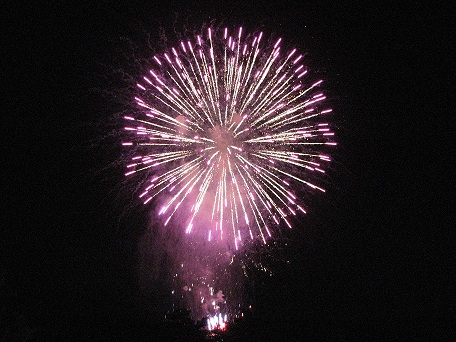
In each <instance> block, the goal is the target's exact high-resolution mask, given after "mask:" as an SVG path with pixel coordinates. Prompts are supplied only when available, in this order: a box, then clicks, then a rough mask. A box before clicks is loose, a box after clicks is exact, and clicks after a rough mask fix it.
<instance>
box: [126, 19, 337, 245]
mask: <svg viewBox="0 0 456 342" xmlns="http://www.w3.org/2000/svg"><path fill="white" fill-rule="evenodd" d="M302 59H303V58H302V55H300V54H299V53H298V51H297V50H296V49H292V50H290V51H283V50H282V48H281V39H278V40H276V41H275V42H272V43H268V42H265V39H264V37H263V34H262V33H257V34H251V35H246V34H244V32H243V29H242V27H241V28H239V29H238V30H236V31H235V32H234V33H233V34H230V33H229V32H228V29H218V30H215V29H213V28H208V29H207V32H205V34H202V35H198V36H196V39H192V40H186V41H181V42H180V44H178V46H176V47H174V48H171V49H169V51H166V52H164V53H162V54H159V55H156V56H154V57H153V58H152V59H151V62H152V63H153V67H152V68H151V69H150V71H149V73H148V74H147V75H145V76H144V77H143V78H142V79H141V80H140V82H139V83H138V84H137V89H138V93H137V95H136V97H135V101H136V104H137V110H135V111H133V112H132V113H131V114H129V115H127V116H125V117H124V118H125V120H126V122H127V125H126V127H125V131H126V132H127V133H128V137H129V138H128V140H125V141H124V142H123V143H122V145H124V146H125V147H126V148H127V147H128V148H133V149H134V156H133V158H132V160H131V162H129V163H128V165H127V172H126V175H127V176H130V177H132V176H133V175H136V176H138V177H142V178H141V180H143V181H144V180H145V186H144V188H143V190H142V191H141V192H140V194H139V197H140V199H141V200H142V201H143V202H144V203H145V204H148V203H150V202H152V203H155V205H156V207H157V215H160V216H162V217H163V223H164V225H168V224H173V225H176V226H179V227H182V229H183V230H185V232H186V233H187V234H198V236H199V235H201V236H202V237H204V239H207V240H209V241H220V240H225V239H228V241H231V242H232V243H233V244H234V246H235V248H236V249H238V248H239V247H240V246H241V245H243V244H244V241H245V240H253V241H255V240H260V241H263V242H264V243H266V241H267V239H268V238H269V237H271V236H272V234H273V232H274V227H275V226H279V225H284V226H288V227H290V228H291V227H292V222H293V221H292V220H290V216H294V215H296V214H297V213H298V212H305V210H304V205H303V203H302V202H301V200H300V199H299V198H298V195H297V194H296V191H295V190H296V189H298V188H299V189H302V188H308V189H309V191H315V190H319V191H325V190H324V189H323V188H322V187H321V186H319V185H318V184H315V183H316V182H315V181H314V180H315V179H318V177H315V175H316V174H321V173H324V168H325V164H327V163H328V162H329V161H330V157H329V156H328V155H327V154H326V152H325V151H327V149H328V145H335V142H334V141H333V135H334V133H333V132H331V128H330V125H329V124H328V123H327V121H326V116H327V115H328V114H329V113H330V112H331V109H330V108H328V107H326V106H325V98H326V97H325V95H324V93H323V92H322V91H321V89H320V85H321V83H322V81H321V80H313V81H310V80H309V76H308V72H307V68H306V66H305V64H303V61H302ZM231 242H230V244H231Z"/></svg>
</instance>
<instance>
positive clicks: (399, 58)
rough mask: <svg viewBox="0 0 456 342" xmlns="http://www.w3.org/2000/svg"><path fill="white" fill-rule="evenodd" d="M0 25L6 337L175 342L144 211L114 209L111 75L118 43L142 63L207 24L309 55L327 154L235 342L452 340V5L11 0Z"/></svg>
mask: <svg viewBox="0 0 456 342" xmlns="http://www.w3.org/2000/svg"><path fill="white" fill-rule="evenodd" d="M362 3H364V4H362ZM1 16H2V24H3V30H4V34H3V35H2V44H1V49H2V58H1V60H2V74H3V75H4V76H5V77H4V80H3V82H2V88H4V91H3V94H4V95H5V96H3V105H4V106H2V107H3V108H4V110H2V123H1V127H2V135H3V136H4V137H6V142H5V143H4V144H2V151H3V153H2V175H3V176H2V189H3V196H2V202H3V204H2V220H3V221H4V223H3V224H2V227H3V228H6V229H4V232H3V233H2V239H1V253H2V254H1V257H2V263H1V269H0V271H1V274H0V277H1V278H0V280H1V283H0V291H1V294H0V295H1V298H0V301H1V303H0V305H1V316H0V319H1V322H0V323H1V330H0V333H1V335H0V339H3V340H5V341H9V340H12V341H13V340H50V339H59V340H123V339H133V340H135V339H144V340H145V339H147V340H182V339H183V337H182V331H180V332H177V330H178V329H177V328H176V329H177V330H173V329H174V328H175V327H174V328H172V329H170V327H169V326H167V325H166V324H165V323H163V322H162V316H160V310H159V309H157V307H160V306H162V305H164V304H163V303H165V302H166V299H164V298H166V296H167V294H168V290H167V288H166V286H165V285H164V284H160V283H157V284H155V285H156V287H155V288H154V290H153V291H151V292H150V293H149V294H148V295H147V296H145V295H144V294H143V293H141V291H140V290H139V285H138V279H139V275H138V271H137V270H138V260H139V253H140V251H139V250H138V239H139V238H140V236H141V235H142V234H143V233H144V229H145V227H146V223H145V221H146V219H147V214H146V213H145V212H144V211H143V209H142V208H137V210H138V212H137V214H132V210H131V209H128V210H127V209H125V211H126V212H128V214H125V213H124V212H123V210H122V207H123V206H125V207H127V206H128V204H129V203H131V202H132V201H133V200H134V199H135V197H133V195H131V193H128V192H125V194H124V192H123V191H121V190H122V189H121V186H119V184H120V183H121V182H122V180H123V176H122V174H123V172H124V170H123V167H122V166H121V165H117V164H116V163H115V160H116V158H117V156H118V153H119V152H120V149H119V147H118V146H117V145H115V144H117V140H116V139H114V138H113V137H110V136H109V131H110V129H112V124H113V122H112V121H113V120H112V118H113V114H114V112H115V111H116V110H118V108H119V107H118V104H117V103H116V102H115V101H111V100H110V97H109V92H110V91H111V90H113V89H114V90H115V88H116V87H118V88H123V87H125V86H126V81H125V79H123V78H122V76H121V75H120V74H118V73H116V72H115V70H117V69H118V68H120V67H122V63H125V64H128V62H129V61H131V58H130V59H129V58H128V57H125V56H123V55H122V53H123V52H125V51H127V50H128V49H126V48H125V46H128V45H129V42H130V41H132V42H133V45H134V46H137V47H138V49H140V48H141V47H142V45H141V44H144V46H146V45H147V44H145V40H146V39H147V34H145V32H149V33H150V35H151V41H158V37H159V33H160V32H161V30H162V29H163V30H164V32H165V34H166V35H167V36H169V37H170V38H173V37H174V31H177V32H180V31H181V30H182V27H183V26H184V25H185V26H187V27H189V28H191V29H198V28H199V27H201V26H202V24H203V23H209V22H210V21H211V20H212V19H216V20H218V22H224V23H226V25H227V26H229V27H237V26H239V25H242V26H243V27H245V29H246V31H254V30H256V29H257V28H261V29H263V30H264V31H265V32H267V33H274V34H277V35H279V36H282V37H284V40H285V41H288V42H291V44H293V45H296V46H297V47H298V48H299V49H300V50H301V51H308V53H309V55H308V56H309V58H310V60H311V62H312V64H313V65H314V66H316V67H317V69H316V70H314V71H315V72H317V73H319V74H320V75H322V77H323V78H324V79H325V86H326V89H328V90H329V93H330V98H331V100H330V102H331V106H332V108H333V109H334V113H335V114H334V116H333V119H334V122H335V124H336V127H337V128H336V133H337V140H338V143H339V145H338V147H337V149H336V151H335V155H334V163H333V164H332V169H331V171H330V180H329V186H327V188H328V191H327V193H326V194H325V195H324V196H320V197H317V198H315V199H314V201H313V202H312V206H311V208H310V211H311V213H310V214H309V215H308V217H307V218H306V219H304V221H303V222H304V223H303V227H302V229H300V230H299V233H297V236H298V238H299V241H300V242H299V243H294V244H292V246H291V247H290V250H289V251H287V252H285V254H286V257H287V259H288V260H289V261H290V263H289V264H286V265H285V266H284V265H279V267H278V268H277V270H276V271H275V274H274V276H273V277H266V276H265V277H263V278H262V277H261V276H259V280H258V282H257V284H256V287H255V291H256V295H255V298H256V299H255V307H254V310H253V314H252V317H250V318H249V319H248V320H247V323H245V324H241V323H240V324H239V327H240V328H238V330H236V336H234V337H231V338H232V339H235V340H241V341H242V340H246V341H249V340H252V341H256V340H277V341H279V340H305V339H330V340H353V339H363V340H372V339H374V340H377V339H400V340H402V339H404V340H415V339H416V340H425V339H427V338H429V337H431V336H432V337H440V338H444V339H451V338H455V330H454V321H455V318H456V311H455V306H454V302H453V301H452V300H451V299H452V297H453V296H454V291H455V286H454V282H453V280H452V275H453V273H454V256H453V254H454V252H453V251H452V248H451V247H452V246H451V243H450V236H451V230H450V228H452V227H453V228H454V221H453V217H452V216H453V212H452V210H453V202H454V199H452V198H454V195H453V196H452V197H451V196H447V194H450V193H451V190H452V189H453V190H454V184H453V182H452V181H451V169H450V167H451V165H452V163H451V159H452V158H453V156H452V154H451V153H450V151H449V148H448V147H449V143H448V141H449V137H450V135H451V134H453V132H452V131H451V130H450V129H449V123H450V121H451V117H452V116H453V115H452V110H451V108H450V106H449V105H447V104H446V103H447V101H446V99H447V98H448V97H450V96H451V93H450V92H449V90H448V89H449V87H448V86H449V84H450V75H451V68H452V65H453V64H454V63H453V62H452V60H450V58H449V51H450V44H449V43H450V39H451V36H450V33H449V29H448V26H447V24H449V22H450V11H449V9H448V8H445V7H444V6H440V7H436V6H435V5H433V4H428V5H427V4H418V3H415V2H404V3H400V4H398V3H396V2H394V3H391V4H387V3H383V2H378V3H372V2H368V1H365V2H360V4H359V5H349V4H345V3H344V2H337V1H335V2H324V1H323V2H314V3H305V2H297V3H294V4H293V3H290V2H285V1H277V2H276V3H270V4H268V5H266V4H264V5H260V4H248V3H247V2H239V3H234V2H233V3H232V2H222V1H214V2H210V1H208V2H202V3H197V2H191V1H189V2H182V3H181V2H177V1H174V2H162V3H154V2H153V1H149V2H140V1H136V2H129V3H122V4H117V5H114V4H110V3H108V2H103V1H98V2H95V3H92V2H86V3H83V2H74V3H73V4H60V5H54V4H45V3H41V4H40V5H36V4H35V5H33V4H20V3H19V2H15V3H14V4H11V5H9V6H4V9H3V10H2V14H1ZM147 52H148V51H143V52H142V53H143V56H147ZM140 54H141V53H140ZM123 67H125V69H127V70H128V68H131V67H132V65H125V66H123ZM116 82H118V83H116ZM104 123H106V125H105V126H104ZM111 144H114V145H113V147H111ZM110 163H112V164H110ZM448 190H450V191H448ZM134 210H136V209H134ZM127 218H128V219H127ZM452 225H453V226H452ZM173 334H174V335H173ZM179 334H181V335H179ZM186 336H187V338H188V339H189V340H192V339H194V338H196V337H192V336H193V335H191V334H190V333H188V334H187V335H186ZM225 338H226V339H228V338H230V337H229V336H226V337H225Z"/></svg>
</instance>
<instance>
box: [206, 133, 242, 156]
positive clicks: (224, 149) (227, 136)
mask: <svg viewBox="0 0 456 342" xmlns="http://www.w3.org/2000/svg"><path fill="white" fill-rule="evenodd" d="M209 136H210V139H211V140H212V141H213V142H214V145H215V148H216V149H217V150H218V151H220V153H222V154H225V155H226V154H227V153H228V154H231V152H230V148H235V149H239V147H237V146H236V142H235V139H234V135H233V132H232V131H230V130H229V129H228V128H227V127H223V126H215V127H214V128H213V129H212V130H211V132H210V134H209Z"/></svg>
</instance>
